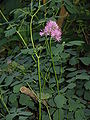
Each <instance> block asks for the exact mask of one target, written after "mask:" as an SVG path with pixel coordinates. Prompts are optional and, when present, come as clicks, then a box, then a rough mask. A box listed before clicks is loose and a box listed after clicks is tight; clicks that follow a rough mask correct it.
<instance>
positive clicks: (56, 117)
mask: <svg viewBox="0 0 90 120" xmlns="http://www.w3.org/2000/svg"><path fill="white" fill-rule="evenodd" d="M53 120H64V112H63V110H62V109H58V110H56V111H55V113H54V114H53Z"/></svg>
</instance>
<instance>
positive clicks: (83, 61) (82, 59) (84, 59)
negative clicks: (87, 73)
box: [79, 57, 90, 65]
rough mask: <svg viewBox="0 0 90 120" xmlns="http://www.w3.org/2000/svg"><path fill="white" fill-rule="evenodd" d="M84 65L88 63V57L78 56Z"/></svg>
mask: <svg viewBox="0 0 90 120" xmlns="http://www.w3.org/2000/svg"><path fill="white" fill-rule="evenodd" d="M79 60H81V62H82V63H83V64H84V65H90V57H82V58H79Z"/></svg>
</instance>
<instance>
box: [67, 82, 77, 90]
mask: <svg viewBox="0 0 90 120" xmlns="http://www.w3.org/2000/svg"><path fill="white" fill-rule="evenodd" d="M75 86H76V84H75V83H70V84H69V85H68V86H67V88H69V89H73V88H74V87H75Z"/></svg>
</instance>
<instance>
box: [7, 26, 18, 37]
mask: <svg viewBox="0 0 90 120" xmlns="http://www.w3.org/2000/svg"><path fill="white" fill-rule="evenodd" d="M14 33H16V27H13V28H11V29H9V30H7V31H5V37H9V36H11V35H13V34H14Z"/></svg>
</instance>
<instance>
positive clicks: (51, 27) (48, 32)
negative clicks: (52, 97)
mask: <svg viewBox="0 0 90 120" xmlns="http://www.w3.org/2000/svg"><path fill="white" fill-rule="evenodd" d="M61 34H62V32H61V29H60V28H59V26H58V25H57V23H56V22H55V21H51V20H50V21H48V22H47V23H46V26H45V28H44V29H43V30H41V32H40V36H44V35H45V36H51V37H52V38H54V39H55V40H56V41H60V40H61Z"/></svg>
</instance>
